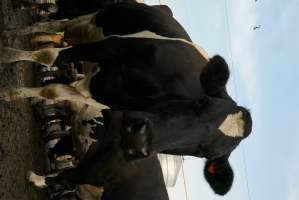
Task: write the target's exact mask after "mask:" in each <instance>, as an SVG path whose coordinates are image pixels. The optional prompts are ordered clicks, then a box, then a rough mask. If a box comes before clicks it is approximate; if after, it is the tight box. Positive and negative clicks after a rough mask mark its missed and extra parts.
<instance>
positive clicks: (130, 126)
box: [1, 4, 252, 194]
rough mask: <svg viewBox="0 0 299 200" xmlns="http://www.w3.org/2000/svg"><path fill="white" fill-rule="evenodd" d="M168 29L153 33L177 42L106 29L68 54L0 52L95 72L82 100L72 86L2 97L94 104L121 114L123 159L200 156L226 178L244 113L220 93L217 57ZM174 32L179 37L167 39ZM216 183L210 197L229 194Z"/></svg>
mask: <svg viewBox="0 0 299 200" xmlns="http://www.w3.org/2000/svg"><path fill="white" fill-rule="evenodd" d="M118 5H120V4H118ZM124 5H128V4H124ZM99 14H100V13H98V14H97V15H96V18H95V19H94V21H95V23H96V24H100V23H102V22H101V20H102V19H103V18H97V16H99ZM107 16H109V15H108V14H107ZM137 16H138V15H137ZM144 16H145V17H146V16H147V15H144ZM167 16H170V15H169V14H168V15H167ZM135 19H138V18H135ZM152 19H155V18H152V17H150V18H148V20H149V22H150V20H152ZM168 19H169V18H168ZM112 21H113V20H112ZM133 22H134V21H133ZM133 22H128V23H127V24H125V25H127V26H123V29H124V28H126V27H132V29H131V30H139V29H140V28H137V29H134V27H138V26H136V25H132V26H129V25H131V23H132V24H133ZM137 22H138V20H137ZM160 22H165V21H163V20H162V19H161V20H160V21H154V22H152V23H148V25H152V24H154V25H155V26H157V27H158V28H157V29H156V28H155V26H153V27H151V30H152V31H154V30H158V31H161V33H162V32H163V31H162V30H164V29H166V28H165V26H163V23H162V25H161V24H160ZM176 24H178V23H177V22H176V21H174V22H173V23H172V24H171V26H170V28H169V29H167V30H171V31H170V33H166V34H164V35H163V34H161V35H163V36H169V37H176V38H185V39H173V38H169V37H163V36H159V35H156V34H154V33H151V32H142V33H139V34H132V35H123V36H120V35H121V34H125V33H127V31H126V30H125V31H122V30H118V29H117V28H114V27H115V26H112V27H110V29H109V28H106V31H107V30H111V31H107V32H106V34H113V33H117V32H119V34H118V35H112V36H110V37H106V38H105V39H104V40H102V41H99V42H95V43H87V44H81V45H75V46H73V47H72V48H68V49H49V50H44V51H43V52H41V51H38V52H33V54H34V56H31V57H30V56H29V57H28V55H30V54H28V53H26V54H24V52H20V51H17V50H14V49H3V51H2V54H1V55H4V58H5V61H16V60H22V59H25V60H26V59H27V60H34V59H35V61H37V62H39V63H41V64H44V65H48V66H51V65H52V64H64V63H69V62H74V61H81V60H83V61H91V62H98V63H99V65H100V66H101V71H100V72H99V73H97V74H95V75H94V76H92V77H90V79H89V82H88V83H89V88H88V87H85V89H90V90H89V91H90V93H89V95H84V94H83V93H82V92H80V91H82V90H80V88H78V87H73V88H67V87H66V86H62V85H51V86H49V87H47V88H35V89H34V90H30V91H29V90H28V88H26V89H24V88H18V89H13V90H10V91H9V92H8V91H7V90H3V91H2V92H1V94H2V97H3V98H7V99H10V98H16V97H30V96H42V97H43V98H55V99H57V100H59V99H60V100H72V101H74V100H75V101H78V102H81V103H86V104H88V105H90V106H95V107H97V105H98V102H101V103H103V104H106V105H108V106H109V107H111V108H112V109H114V110H119V111H121V112H123V113H124V120H123V121H122V129H121V135H122V140H121V145H122V148H123V149H124V153H125V156H126V158H127V159H131V158H138V157H147V156H149V155H152V154H155V153H157V152H165V153H170V154H179V155H193V156H198V157H205V158H207V159H208V162H207V167H206V169H207V171H208V172H213V171H215V170H213V169H214V167H213V166H215V165H214V163H215V162H216V161H217V162H220V161H221V162H224V163H225V164H224V165H223V166H224V167H225V168H226V169H227V170H226V171H228V172H230V174H231V175H230V176H229V177H232V170H231V168H230V166H229V162H228V160H227V158H228V157H229V155H230V153H231V152H232V151H233V149H234V148H236V147H237V146H238V144H239V143H240V142H241V140H242V139H244V138H246V137H247V136H248V135H249V134H250V132H251V126H252V124H251V123H252V122H251V116H250V113H249V112H248V110H247V109H245V108H243V107H241V106H238V105H237V104H236V102H235V101H234V100H233V99H232V98H231V97H230V96H229V95H228V94H227V91H226V82H227V80H228V78H229V70H228V66H227V64H226V62H225V61H224V59H223V58H222V57H220V56H215V57H213V58H211V59H209V58H208V57H207V55H206V54H205V53H203V51H202V50H201V49H198V48H197V47H196V46H195V45H194V44H192V43H190V39H188V35H186V34H185V31H184V30H183V29H182V28H181V27H180V26H179V24H178V26H177V25H176ZM164 25H165V24H164ZM107 27H109V26H107ZM149 27H150V26H149ZM161 27H162V28H161ZM177 28H178V29H179V30H180V36H175V35H176V34H177V33H178V31H177ZM141 29H144V27H142V28H141ZM158 31H156V32H158ZM103 32H104V33H105V28H103ZM12 55H13V56H12ZM44 55H49V56H44ZM42 58H50V59H47V60H45V59H42ZM3 61H4V59H3ZM51 89H52V90H51ZM81 89H82V87H81ZM53 91H55V92H53ZM91 96H92V97H93V99H91V98H90V97H91ZM95 100H96V101H95ZM132 141H133V142H132ZM213 161H215V162H213ZM222 171H225V170H222ZM226 174H228V173H226ZM206 177H208V176H206ZM221 177H226V176H221ZM224 179H225V180H222V181H226V180H229V181H228V182H229V184H227V185H228V186H229V187H226V188H225V189H224V190H223V191H224V192H223V191H222V192H220V191H216V192H217V193H221V194H224V193H226V192H227V191H228V190H229V188H230V185H231V182H232V178H231V179H227V178H224ZM220 180H221V179H220ZM210 184H213V183H211V182H210ZM212 188H214V187H213V186H212ZM214 189H215V188H214Z"/></svg>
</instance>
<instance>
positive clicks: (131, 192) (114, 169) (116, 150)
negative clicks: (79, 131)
mask: <svg viewBox="0 0 299 200" xmlns="http://www.w3.org/2000/svg"><path fill="white" fill-rule="evenodd" d="M103 114H104V115H108V117H105V119H106V120H107V121H105V122H104V124H105V135H106V137H105V139H103V140H101V141H98V142H97V143H96V144H95V145H92V146H91V148H90V149H89V150H88V152H87V154H86V155H85V156H84V158H83V160H82V162H80V164H79V165H78V166H77V167H76V168H73V169H69V170H65V171H63V172H61V173H60V174H59V175H57V176H55V175H52V176H38V175H36V174H35V173H33V172H30V173H29V174H28V178H29V181H30V182H31V183H32V184H33V185H34V186H36V187H38V188H44V187H46V186H51V185H53V184H60V185H66V186H69V185H74V184H77V185H82V184H85V185H86V184H89V185H92V186H96V187H100V186H103V187H104V193H103V196H102V200H112V199H123V200H140V199H144V200H168V199H169V198H168V194H167V190H166V186H165V183H164V179H163V174H162V169H161V166H160V164H159V161H158V158H157V156H152V157H149V158H146V159H142V160H138V161H136V162H128V161H126V159H125V158H124V154H123V153H122V149H121V148H120V146H119V140H120V135H119V134H118V132H119V129H120V128H121V126H120V125H121V123H119V121H120V120H122V113H121V112H108V113H107V114H105V112H103ZM108 119H109V121H108ZM107 135H108V137H107ZM111 135H113V137H110V136H111Z"/></svg>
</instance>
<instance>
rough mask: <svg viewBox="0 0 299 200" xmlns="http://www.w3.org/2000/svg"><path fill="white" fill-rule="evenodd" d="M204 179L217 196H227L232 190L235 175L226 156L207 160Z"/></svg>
mask: <svg viewBox="0 0 299 200" xmlns="http://www.w3.org/2000/svg"><path fill="white" fill-rule="evenodd" d="M204 177H205V179H206V180H207V182H208V183H209V185H210V186H211V188H212V189H213V191H214V192H215V193H216V194H219V195H225V194H226V193H227V192H228V191H229V190H230V188H231V186H232V183H233V180H234V173H233V170H232V168H231V166H230V164H229V161H228V159H227V157H226V156H223V157H220V158H217V159H214V160H207V161H206V163H205V167H204Z"/></svg>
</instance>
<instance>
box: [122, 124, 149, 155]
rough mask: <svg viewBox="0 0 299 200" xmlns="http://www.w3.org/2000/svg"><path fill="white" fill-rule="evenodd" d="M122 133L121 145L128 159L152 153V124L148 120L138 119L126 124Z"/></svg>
mask: <svg viewBox="0 0 299 200" xmlns="http://www.w3.org/2000/svg"><path fill="white" fill-rule="evenodd" d="M121 135H122V136H121V146H122V148H123V150H124V154H125V157H126V159H127V160H134V159H139V158H145V157H148V156H149V155H150V150H149V146H150V143H151V139H150V136H151V126H150V123H149V121H148V120H136V121H133V122H130V123H129V124H125V126H124V127H123V128H122V133H121Z"/></svg>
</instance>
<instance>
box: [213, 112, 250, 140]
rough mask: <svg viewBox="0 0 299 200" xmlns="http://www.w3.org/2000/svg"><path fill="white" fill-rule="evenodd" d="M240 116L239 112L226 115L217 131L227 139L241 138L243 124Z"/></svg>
mask: <svg viewBox="0 0 299 200" xmlns="http://www.w3.org/2000/svg"><path fill="white" fill-rule="evenodd" d="M242 115H243V114H242V112H241V111H239V112H237V113H235V114H229V115H227V117H226V119H225V120H224V121H223V122H222V124H221V125H220V126H219V127H218V129H219V130H220V131H221V132H222V133H223V134H224V135H226V136H229V137H243V136H244V131H245V130H244V126H245V122H244V121H243V119H242Z"/></svg>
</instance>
